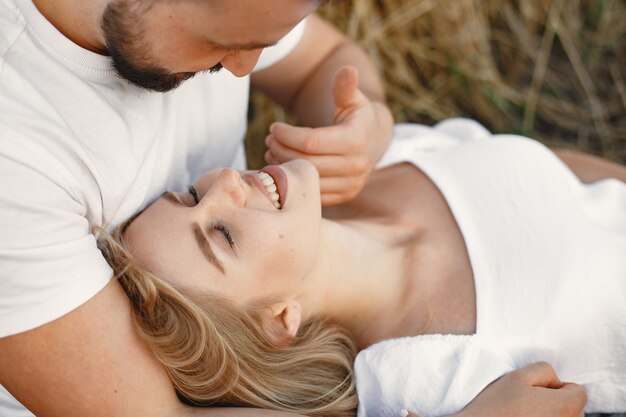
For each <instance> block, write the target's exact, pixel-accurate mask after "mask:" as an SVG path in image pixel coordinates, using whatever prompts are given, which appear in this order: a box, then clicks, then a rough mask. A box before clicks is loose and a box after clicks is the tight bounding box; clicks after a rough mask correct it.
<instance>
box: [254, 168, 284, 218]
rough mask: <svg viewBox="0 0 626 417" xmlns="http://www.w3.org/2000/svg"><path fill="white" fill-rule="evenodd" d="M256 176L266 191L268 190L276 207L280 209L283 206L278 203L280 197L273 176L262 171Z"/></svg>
mask: <svg viewBox="0 0 626 417" xmlns="http://www.w3.org/2000/svg"><path fill="white" fill-rule="evenodd" d="M256 175H257V177H258V178H259V180H261V182H262V183H263V185H264V186H265V189H266V190H267V193H268V194H269V196H270V199H271V200H272V201H273V202H274V207H276V208H278V209H279V208H280V207H281V204H280V202H279V201H278V200H280V196H279V195H278V192H277V191H278V188H277V187H276V183H275V182H274V178H272V176H271V175H269V174H268V173H267V172H262V171H259V172H257V174H256Z"/></svg>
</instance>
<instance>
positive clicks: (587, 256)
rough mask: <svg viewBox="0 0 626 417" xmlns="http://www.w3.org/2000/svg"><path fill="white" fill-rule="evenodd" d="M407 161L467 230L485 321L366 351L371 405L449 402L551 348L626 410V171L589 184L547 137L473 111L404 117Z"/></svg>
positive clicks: (399, 144) (363, 383) (395, 156)
mask: <svg viewBox="0 0 626 417" xmlns="http://www.w3.org/2000/svg"><path fill="white" fill-rule="evenodd" d="M403 161H408V162H411V163H413V164H414V165H415V166H417V167H418V168H419V169H421V170H422V171H423V172H424V173H425V174H426V175H428V176H429V178H430V179H431V180H432V181H433V182H434V183H435V184H436V185H437V187H438V189H439V190H440V191H441V193H442V194H443V196H444V197H445V199H446V201H447V203H448V205H449V207H450V210H451V211H452V213H453V215H454V218H455V220H456V222H457V223H458V225H459V228H460V230H461V232H462V234H463V238H464V240H465V244H466V246H467V251H468V255H469V258H470V261H471V266H472V270H473V274H474V282H475V288H476V312H477V319H476V333H475V334H473V335H432V334H431V335H420V336H415V337H405V338H399V339H391V340H388V341H384V342H381V343H377V344H374V345H372V346H370V347H368V348H367V349H365V350H363V351H361V352H359V354H358V356H357V358H356V360H355V375H356V381H357V392H358V395H359V399H360V404H359V412H358V415H359V417H369V416H376V417H386V416H397V415H398V412H399V410H401V409H410V410H413V411H415V412H417V413H419V414H420V415H422V416H424V417H435V416H448V415H451V414H454V413H457V412H459V411H460V410H461V409H463V408H464V407H465V406H466V405H467V404H468V403H469V402H470V401H471V400H472V399H473V398H474V397H475V396H476V395H478V394H479V393H480V392H481V391H482V390H483V389H484V388H485V387H486V386H487V385H488V384H489V383H491V382H492V381H494V380H495V379H497V378H498V377H500V376H501V375H503V374H505V373H507V372H509V371H512V370H514V369H517V368H521V367H523V366H525V365H528V364H530V363H533V362H537V361H547V362H548V363H550V364H552V365H553V366H554V368H555V369H556V371H557V374H558V375H559V377H560V378H561V379H562V380H564V381H570V382H575V383H578V384H581V385H582V386H583V388H584V389H585V390H586V392H587V395H588V402H587V405H586V408H585V411H586V412H623V411H626V183H624V182H621V181H618V180H616V179H605V180H601V181H597V182H594V183H592V184H582V183H581V182H580V181H579V180H578V178H577V177H576V176H575V175H574V173H573V172H572V171H571V170H570V169H569V168H568V167H567V166H566V165H565V164H564V163H563V162H562V161H561V160H560V159H558V158H557V157H556V156H555V155H554V153H552V152H551V151H550V150H548V149H547V148H546V147H545V146H543V145H542V144H540V143H539V142H537V141H535V140H532V139H528V138H524V137H521V136H515V135H491V134H490V133H489V132H488V131H486V130H485V129H484V128H483V127H482V126H480V125H478V124H477V123H475V122H472V121H469V120H462V119H453V120H449V121H445V122H443V123H441V124H439V125H437V126H435V127H433V128H429V127H425V126H418V125H403V126H398V127H397V128H396V132H395V135H394V142H393V143H392V145H391V147H390V149H389V151H388V152H387V154H386V155H385V157H384V158H383V160H382V161H381V166H387V165H390V164H393V163H399V162H403Z"/></svg>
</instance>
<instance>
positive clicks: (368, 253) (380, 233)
mask: <svg viewBox="0 0 626 417" xmlns="http://www.w3.org/2000/svg"><path fill="white" fill-rule="evenodd" d="M322 222H323V223H322V228H321V239H320V242H321V245H320V251H319V253H320V256H319V258H318V262H317V263H316V266H315V268H314V269H313V271H312V273H311V274H310V275H309V276H308V277H307V279H306V281H305V282H306V284H305V285H306V287H305V288H304V291H303V292H302V296H301V298H300V300H299V301H300V303H301V305H302V308H303V315H304V319H305V320H306V318H310V317H314V316H326V317H331V318H333V319H334V320H336V321H337V322H338V323H339V324H341V325H343V326H344V327H346V328H347V329H348V330H349V331H351V332H352V333H353V335H354V336H355V338H356V340H357V343H358V344H359V345H361V346H362V347H364V346H368V345H370V344H372V343H374V342H376V341H378V340H382V339H384V338H388V337H397V336H400V334H398V332H399V331H400V329H402V331H403V332H405V331H407V319H410V323H411V324H410V325H409V326H408V327H414V334H417V333H419V332H420V330H423V328H424V327H425V326H426V325H427V322H428V308H427V303H419V304H417V305H418V306H419V305H421V306H422V308H420V307H418V308H417V310H416V309H415V306H416V302H415V301H416V294H417V297H419V294H420V293H421V291H422V290H424V291H426V290H427V289H426V288H421V287H420V290H419V291H416V285H419V284H420V279H419V275H420V274H419V271H417V270H416V269H415V266H416V265H419V262H418V261H417V260H416V259H411V256H413V255H415V253H416V252H417V253H418V251H415V250H414V249H415V247H416V246H417V245H419V242H420V235H421V234H420V233H419V232H415V231H414V232H413V233H412V234H411V236H408V233H407V232H406V229H404V230H403V229H402V228H401V226H400V225H397V224H396V225H391V224H388V223H383V222H376V221H371V220H369V221H359V220H350V221H337V222H335V221H331V220H326V219H323V220H322ZM398 236H400V238H398ZM418 301H419V300H418ZM409 331H411V330H409Z"/></svg>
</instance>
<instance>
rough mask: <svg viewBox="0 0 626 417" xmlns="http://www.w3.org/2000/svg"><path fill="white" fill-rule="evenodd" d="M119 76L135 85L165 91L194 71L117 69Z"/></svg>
mask: <svg viewBox="0 0 626 417" xmlns="http://www.w3.org/2000/svg"><path fill="white" fill-rule="evenodd" d="M117 73H118V75H119V77H120V78H122V79H124V80H126V81H128V82H129V83H131V84H133V85H134V86H136V87H139V88H142V89H144V90H149V91H154V92H158V93H167V92H168V91H172V90H174V89H176V88H178V87H179V86H180V85H181V84H182V83H183V82H185V81H187V80H189V79H190V78H193V77H194V76H195V75H196V73H193V72H181V73H177V74H164V73H151V72H139V71H137V72H132V73H129V72H127V71H120V70H119V69H118V71H117Z"/></svg>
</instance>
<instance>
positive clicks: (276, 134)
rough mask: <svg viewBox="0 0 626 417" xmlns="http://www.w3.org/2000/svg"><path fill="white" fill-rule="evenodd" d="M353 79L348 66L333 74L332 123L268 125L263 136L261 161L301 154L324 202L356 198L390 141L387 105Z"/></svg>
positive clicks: (356, 76) (354, 72)
mask: <svg viewBox="0 0 626 417" xmlns="http://www.w3.org/2000/svg"><path fill="white" fill-rule="evenodd" d="M358 82H359V74H358V72H357V70H356V69H355V68H353V67H350V66H347V67H343V68H341V69H340V70H339V71H338V72H337V74H336V75H335V78H334V81H333V87H332V89H333V98H334V101H335V120H334V124H333V125H332V126H328V127H320V128H306V127H296V126H291V125H288V124H286V123H274V124H273V125H272V126H271V127H270V134H269V135H268V136H267V138H266V140H265V143H266V145H267V147H268V151H267V152H266V154H265V160H266V162H267V163H269V164H280V163H283V162H287V161H290V160H292V159H296V158H304V159H308V160H309V161H310V162H312V163H313V164H314V165H315V166H316V167H317V170H318V171H319V173H320V186H321V193H322V204H324V205H332V204H339V203H343V202H346V201H349V200H351V199H352V198H354V197H356V195H357V194H358V193H359V192H360V191H361V189H362V188H363V186H364V185H365V183H366V181H367V179H368V177H369V175H370V173H371V172H372V169H373V168H374V166H375V164H376V162H378V160H379V159H380V158H381V156H382V154H383V153H384V151H385V149H386V148H387V145H388V143H389V140H390V139H391V135H392V131H393V118H392V117H391V114H390V112H389V109H388V108H387V107H386V106H385V105H384V104H383V103H377V102H372V101H370V100H369V99H368V98H367V97H366V96H365V95H364V94H363V93H362V92H361V91H360V90H359V89H358V87H357V86H358Z"/></svg>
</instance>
